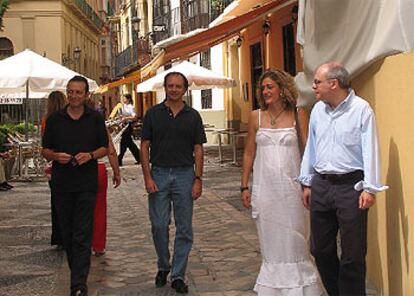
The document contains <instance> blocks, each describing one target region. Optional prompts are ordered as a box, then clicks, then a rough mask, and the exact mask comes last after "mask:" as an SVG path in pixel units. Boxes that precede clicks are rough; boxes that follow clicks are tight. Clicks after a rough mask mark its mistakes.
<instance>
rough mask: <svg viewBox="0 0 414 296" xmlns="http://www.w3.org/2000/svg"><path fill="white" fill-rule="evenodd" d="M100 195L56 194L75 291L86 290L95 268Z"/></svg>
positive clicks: (72, 284)
mask: <svg viewBox="0 0 414 296" xmlns="http://www.w3.org/2000/svg"><path fill="white" fill-rule="evenodd" d="M95 201H96V192H69V193H67V192H64V193H62V192H56V193H55V204H56V209H57V214H58V217H59V223H60V228H61V234H62V238H63V245H64V247H65V251H66V256H67V259H68V264H69V268H70V281H71V284H70V287H71V289H72V290H76V289H86V287H87V285H86V282H87V279H88V273H89V267H90V264H91V246H92V233H93V213H94V209H95Z"/></svg>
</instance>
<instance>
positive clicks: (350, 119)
mask: <svg viewBox="0 0 414 296" xmlns="http://www.w3.org/2000/svg"><path fill="white" fill-rule="evenodd" d="M312 88H313V90H314V93H315V97H316V99H317V100H318V102H317V103H316V104H315V106H314V107H313V110H312V113H311V117H310V123H309V137H308V141H307V145H306V149H305V154H304V157H303V161H302V167H301V174H300V177H299V181H300V182H301V183H302V184H303V186H304V191H303V203H304V205H305V207H306V208H308V209H310V217H311V251H312V254H313V256H314V257H315V260H316V265H317V267H318V269H319V272H320V274H321V277H322V281H323V283H324V285H325V288H326V290H327V291H328V293H329V295H365V274H366V266H365V256H366V253H367V220H368V209H369V208H370V207H371V206H372V205H373V204H374V203H375V193H377V192H379V191H383V190H386V189H387V188H388V187H387V186H383V185H381V181H380V179H381V178H380V160H379V147H378V136H377V129H376V124H375V116H374V112H373V111H372V109H371V107H370V106H369V104H368V102H366V101H365V100H363V99H362V98H360V97H358V96H357V95H356V94H355V92H354V90H352V89H351V88H350V84H349V75H348V72H347V70H346V69H345V68H344V67H343V66H342V65H341V64H339V63H336V62H329V63H326V64H323V65H321V66H320V67H319V68H318V69H317V71H316V73H315V75H314V81H313V85H312ZM338 230H339V234H340V243H341V258H340V259H338V253H337V234H338Z"/></svg>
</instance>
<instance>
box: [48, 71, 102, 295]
mask: <svg viewBox="0 0 414 296" xmlns="http://www.w3.org/2000/svg"><path fill="white" fill-rule="evenodd" d="M66 92H67V96H68V101H69V104H68V105H67V106H66V107H65V108H64V109H62V110H59V111H56V112H55V113H53V114H51V115H50V116H49V118H48V119H47V121H46V128H45V132H44V135H43V150H42V154H43V156H44V157H45V158H46V159H47V160H49V161H53V166H52V179H53V186H52V190H53V196H54V198H55V200H54V203H55V205H56V210H57V214H58V217H59V224H60V228H61V233H62V237H63V245H64V247H65V250H66V254H67V259H68V263H69V268H70V270H71V295H76V296H78V295H87V294H88V291H87V285H86V282H87V278H88V273H89V267H90V260H91V244H92V231H93V213H94V208H95V201H96V191H97V183H98V167H97V159H98V158H101V157H103V156H105V155H106V154H107V147H108V136H107V133H106V129H105V122H104V119H103V117H102V116H101V115H100V114H99V113H98V112H97V111H95V110H92V109H90V108H89V107H87V106H86V105H85V100H86V99H87V98H88V96H89V86H88V82H87V80H86V79H85V78H84V77H82V76H75V77H73V78H72V79H71V80H69V82H68V85H67V90H66Z"/></svg>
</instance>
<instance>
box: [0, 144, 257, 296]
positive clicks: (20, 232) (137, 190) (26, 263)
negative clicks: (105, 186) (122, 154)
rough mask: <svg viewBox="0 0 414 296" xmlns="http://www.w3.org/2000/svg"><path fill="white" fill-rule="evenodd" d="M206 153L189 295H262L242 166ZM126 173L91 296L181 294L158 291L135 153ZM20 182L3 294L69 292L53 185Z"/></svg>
mask: <svg viewBox="0 0 414 296" xmlns="http://www.w3.org/2000/svg"><path fill="white" fill-rule="evenodd" d="M206 151H207V152H206V154H207V155H206V161H205V177H204V192H203V196H202V197H201V198H200V199H199V200H198V201H197V202H196V203H195V208H194V233H195V240H194V246H193V250H192V252H191V256H190V260H189V266H188V269H187V281H188V283H189V286H190V293H189V295H205V296H208V295H254V293H253V292H251V289H252V288H253V285H254V281H255V277H256V275H257V271H258V268H259V265H260V254H259V248H258V243H257V236H256V230H255V225H254V223H253V221H252V220H251V219H250V215H249V212H248V211H246V210H243V209H241V204H240V203H239V194H238V186H239V183H240V181H239V178H240V177H239V176H240V173H239V172H240V167H237V166H234V165H231V164H229V163H225V164H223V165H220V164H219V163H218V158H217V149H216V148H215V147H209V148H207V149H206ZM239 159H240V158H239ZM109 174H111V173H109ZM122 177H123V180H122V185H121V186H120V187H119V188H118V189H112V188H110V189H109V190H108V239H107V252H106V254H105V255H104V256H102V257H94V256H92V267H91V271H90V276H89V281H88V282H89V290H90V295H131V296H132V295H174V294H175V292H174V291H173V290H172V289H171V288H170V286H169V284H168V285H167V286H165V287H164V288H161V289H156V288H154V276H155V273H156V271H157V269H156V256H155V251H154V248H153V244H152V238H151V232H150V224H149V220H148V213H147V212H148V207H147V197H146V196H147V195H146V193H145V190H144V185H143V178H142V174H141V169H140V167H139V166H137V165H133V160H132V158H130V155H129V154H127V158H126V159H125V165H124V167H122ZM13 184H15V185H16V186H15V188H14V189H13V190H12V191H9V192H7V193H1V194H2V195H1V197H0V198H1V199H0V205H1V206H0V209H1V210H0V219H1V221H2V224H1V226H0V251H1V253H0V260H1V269H0V295H16V296H17V295H69V289H68V287H69V281H68V280H69V270H68V267H67V264H66V258H65V256H64V255H63V252H60V251H57V250H55V249H54V248H53V247H51V246H49V237H50V218H49V215H50V214H49V207H50V206H49V188H48V186H47V183H46V182H45V181H39V182H28V183H23V182H22V183H19V182H14V183H13ZM173 234H174V227H171V235H172V238H173ZM171 242H173V239H171ZM171 248H172V244H171Z"/></svg>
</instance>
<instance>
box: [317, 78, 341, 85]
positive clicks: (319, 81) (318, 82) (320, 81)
mask: <svg viewBox="0 0 414 296" xmlns="http://www.w3.org/2000/svg"><path fill="white" fill-rule="evenodd" d="M333 79H336V78H328V79H325V80H318V79H314V80H313V84H315V85H319V84H321V83H322V82H325V81H329V80H333Z"/></svg>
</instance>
